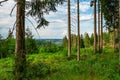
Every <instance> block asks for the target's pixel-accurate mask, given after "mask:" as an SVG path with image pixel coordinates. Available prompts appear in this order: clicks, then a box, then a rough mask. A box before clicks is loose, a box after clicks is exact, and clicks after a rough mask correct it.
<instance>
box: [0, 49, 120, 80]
mask: <svg viewBox="0 0 120 80" xmlns="http://www.w3.org/2000/svg"><path fill="white" fill-rule="evenodd" d="M80 59H81V60H80V61H79V62H78V61H76V56H73V58H71V59H70V60H68V59H67V56H65V54H63V52H57V53H55V54H49V53H41V54H32V55H28V56H27V67H26V68H27V72H26V79H27V80H119V79H120V74H119V69H118V54H117V53H113V52H112V49H111V48H104V52H103V53H102V54H97V53H96V54H94V53H93V49H91V48H85V49H81V58H80ZM12 67H13V59H12V58H5V59H1V60H0V69H1V70H0V74H1V75H0V79H1V80H13V79H12V77H13V74H12V72H13V69H12Z"/></svg>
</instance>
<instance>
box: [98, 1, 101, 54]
mask: <svg viewBox="0 0 120 80" xmlns="http://www.w3.org/2000/svg"><path fill="white" fill-rule="evenodd" d="M98 52H99V53H100V52H101V51H100V1H99V0H98Z"/></svg>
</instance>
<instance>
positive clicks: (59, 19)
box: [0, 0, 93, 38]
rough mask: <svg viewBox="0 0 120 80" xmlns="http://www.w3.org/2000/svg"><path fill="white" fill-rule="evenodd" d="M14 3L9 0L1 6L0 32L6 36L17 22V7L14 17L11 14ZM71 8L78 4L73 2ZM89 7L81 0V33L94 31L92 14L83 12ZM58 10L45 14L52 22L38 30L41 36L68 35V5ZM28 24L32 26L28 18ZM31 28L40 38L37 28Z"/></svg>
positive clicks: (57, 36) (36, 36) (59, 36)
mask: <svg viewBox="0 0 120 80" xmlns="http://www.w3.org/2000/svg"><path fill="white" fill-rule="evenodd" d="M14 4H15V3H14V0H9V1H8V2H6V3H3V6H2V7H0V34H2V35H4V36H5V37H6V36H7V33H8V29H9V28H12V26H13V24H14V22H15V13H16V9H15V10H14V12H13V17H10V16H9V14H10V11H11V9H12V7H13V6H14ZM71 8H72V9H75V8H76V4H73V5H72V7H71ZM89 9H90V7H89V2H80V10H81V14H80V20H81V21H83V22H81V33H84V32H88V33H91V32H92V31H93V28H92V26H93V23H92V22H91V19H93V16H92V14H83V13H82V12H84V13H87V11H88V10H89ZM57 10H58V12H55V13H54V12H50V14H49V15H45V17H46V19H47V20H48V21H49V22H50V24H49V26H48V27H46V28H45V29H44V28H41V29H40V30H38V32H39V34H40V38H63V37H64V36H65V35H67V5H66V4H65V5H63V6H58V7H57ZM72 15H75V14H72ZM75 17H76V15H75ZM76 18H77V17H76ZM76 18H75V19H76ZM30 19H32V18H30ZM31 21H32V22H33V24H34V25H35V26H36V22H35V21H34V20H33V19H32V20H31ZM86 21H87V22H86ZM26 25H28V26H32V25H31V24H30V22H28V21H27V20H26ZM30 28H31V30H32V33H33V35H34V37H35V38H39V36H38V34H37V33H36V31H35V29H34V28H33V27H30ZM72 30H73V32H74V33H76V31H77V30H76V27H75V28H74V29H73V28H72ZM14 32H15V31H14ZM73 32H72V33H73Z"/></svg>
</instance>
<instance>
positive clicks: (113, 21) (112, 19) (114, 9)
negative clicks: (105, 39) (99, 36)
mask: <svg viewBox="0 0 120 80" xmlns="http://www.w3.org/2000/svg"><path fill="white" fill-rule="evenodd" d="M118 3H119V0H107V1H105V0H101V5H102V13H103V14H104V19H105V24H106V26H105V27H106V28H107V29H109V30H110V31H113V30H114V29H117V28H118V21H119V20H118V16H119V14H118V13H119V12H118V11H119V10H118V9H119V8H118V6H119V4H118Z"/></svg>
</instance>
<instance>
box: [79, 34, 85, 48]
mask: <svg viewBox="0 0 120 80" xmlns="http://www.w3.org/2000/svg"><path fill="white" fill-rule="evenodd" d="M80 47H81V48H85V45H84V39H83V35H82V34H81V37H80Z"/></svg>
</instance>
